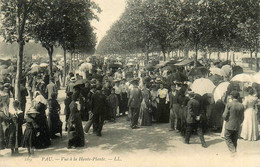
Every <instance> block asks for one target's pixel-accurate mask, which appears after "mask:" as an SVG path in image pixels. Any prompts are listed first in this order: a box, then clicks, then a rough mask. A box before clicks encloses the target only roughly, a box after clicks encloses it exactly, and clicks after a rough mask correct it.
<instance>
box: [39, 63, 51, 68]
mask: <svg viewBox="0 0 260 167" xmlns="http://www.w3.org/2000/svg"><path fill="white" fill-rule="evenodd" d="M48 65H49V64H47V63H41V64H40V67H47V66H48Z"/></svg>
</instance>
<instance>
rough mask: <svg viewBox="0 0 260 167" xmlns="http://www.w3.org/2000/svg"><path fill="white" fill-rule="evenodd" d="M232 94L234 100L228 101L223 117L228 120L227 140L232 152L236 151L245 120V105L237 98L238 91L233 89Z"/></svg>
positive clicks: (226, 127)
mask: <svg viewBox="0 0 260 167" xmlns="http://www.w3.org/2000/svg"><path fill="white" fill-rule="evenodd" d="M231 96H232V101H231V102H229V103H227V105H226V109H225V111H224V113H223V119H224V120H225V121H226V126H225V140H226V143H227V146H228V149H229V151H231V153H236V151H237V139H238V135H239V134H238V133H239V129H240V125H241V124H242V122H243V120H244V106H243V104H241V103H240V102H239V101H238V100H237V99H238V98H239V93H238V92H237V91H232V92H231Z"/></svg>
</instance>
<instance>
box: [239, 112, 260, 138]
mask: <svg viewBox="0 0 260 167" xmlns="http://www.w3.org/2000/svg"><path fill="white" fill-rule="evenodd" d="M240 136H241V137H242V138H243V139H245V140H250V141H253V140H254V141H255V140H257V139H258V137H259V132H258V121H257V115H256V110H255V109H253V108H248V109H246V110H245V112H244V121H243V125H242V130H241V135H240Z"/></svg>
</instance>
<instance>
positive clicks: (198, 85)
mask: <svg viewBox="0 0 260 167" xmlns="http://www.w3.org/2000/svg"><path fill="white" fill-rule="evenodd" d="M215 87H216V86H215V85H214V84H213V82H212V81H211V80H209V79H206V78H199V79H196V80H195V81H194V82H193V83H192V85H191V90H192V91H193V92H194V93H197V94H199V95H201V96H202V95H204V94H206V93H213V90H214V89H215Z"/></svg>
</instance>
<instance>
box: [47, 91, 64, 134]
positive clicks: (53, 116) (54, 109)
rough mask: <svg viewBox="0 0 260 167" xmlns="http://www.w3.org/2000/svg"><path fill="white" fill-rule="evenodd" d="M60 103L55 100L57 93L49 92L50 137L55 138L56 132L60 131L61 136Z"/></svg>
mask: <svg viewBox="0 0 260 167" xmlns="http://www.w3.org/2000/svg"><path fill="white" fill-rule="evenodd" d="M59 113H60V105H59V103H58V101H57V93H52V94H51V100H49V115H48V125H49V128H50V135H51V138H52V139H53V138H55V137H57V136H55V134H56V133H60V135H61V136H62V122H61V120H60V115H59Z"/></svg>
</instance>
